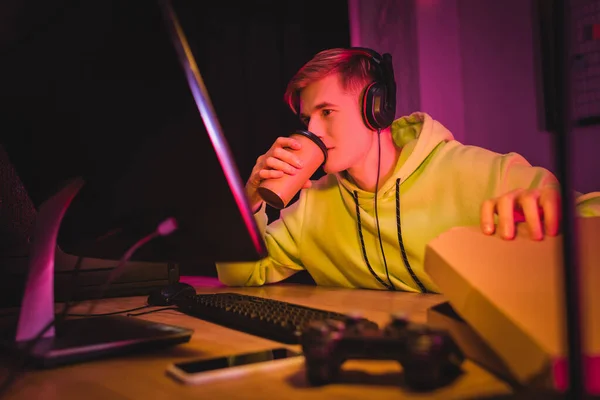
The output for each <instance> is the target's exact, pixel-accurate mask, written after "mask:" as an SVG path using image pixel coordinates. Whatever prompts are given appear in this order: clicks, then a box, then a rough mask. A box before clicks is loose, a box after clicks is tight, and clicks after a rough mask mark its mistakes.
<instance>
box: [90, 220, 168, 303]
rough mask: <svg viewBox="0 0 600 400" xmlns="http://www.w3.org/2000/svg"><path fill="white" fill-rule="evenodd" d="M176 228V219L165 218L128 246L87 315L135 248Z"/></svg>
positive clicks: (121, 269)
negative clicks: (148, 232) (153, 228)
mask: <svg viewBox="0 0 600 400" xmlns="http://www.w3.org/2000/svg"><path fill="white" fill-rule="evenodd" d="M176 229H177V221H176V220H175V219H174V218H167V219H166V220H164V221H163V222H161V223H160V224H159V225H158V227H157V228H156V230H155V231H154V232H152V233H150V234H149V235H147V236H144V237H143V238H141V239H140V240H138V241H137V242H136V243H134V244H133V246H131V247H130V248H129V250H127V251H126V252H125V254H124V255H123V257H121V260H120V261H119V264H118V265H117V267H116V268H115V269H114V270H112V272H111V273H110V274H109V276H108V279H107V280H106V282H105V283H104V284H103V285H102V286H101V287H100V294H99V295H98V297H97V298H96V299H94V300H93V301H92V303H91V304H90V308H89V310H88V312H87V314H88V315H90V314H92V311H93V310H94V309H95V308H96V304H97V303H98V300H101V299H102V298H103V297H104V294H105V293H106V292H107V291H108V288H109V286H110V284H111V283H112V282H113V281H114V280H115V279H117V278H118V277H119V276H120V275H121V274H122V273H123V271H124V270H125V266H126V265H127V262H128V261H129V259H131V257H132V256H133V254H134V253H135V252H136V251H137V249H139V248H140V247H142V246H143V245H145V244H146V243H148V242H149V241H151V240H152V239H154V238H157V237H159V236H167V235H170V234H171V233H173V232H174V231H175V230H176Z"/></svg>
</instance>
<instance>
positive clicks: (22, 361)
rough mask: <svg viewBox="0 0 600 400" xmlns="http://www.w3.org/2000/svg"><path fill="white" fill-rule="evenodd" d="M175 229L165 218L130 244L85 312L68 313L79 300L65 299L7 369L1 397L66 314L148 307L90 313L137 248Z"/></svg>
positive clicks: (169, 219) (174, 221) (0, 387)
mask: <svg viewBox="0 0 600 400" xmlns="http://www.w3.org/2000/svg"><path fill="white" fill-rule="evenodd" d="M175 230H177V221H176V220H175V219H174V218H167V219H166V220H164V221H162V222H161V223H160V224H159V225H158V227H157V229H156V230H155V231H154V232H152V233H151V234H149V235H147V236H145V237H143V238H142V239H140V240H138V241H137V242H136V243H135V244H134V245H133V246H131V248H130V249H129V250H127V252H125V254H124V255H123V257H122V258H121V260H120V261H119V264H118V265H117V267H116V268H115V269H114V270H113V271H112V272H111V273H110V275H109V277H108V279H107V281H106V282H105V283H104V285H103V286H102V289H101V292H100V296H99V297H98V298H96V299H94V301H93V302H92V304H91V306H90V309H89V311H88V312H87V313H86V314H69V312H68V311H69V310H70V309H72V308H73V307H74V306H75V305H77V304H79V303H80V301H77V302H74V303H71V302H69V301H67V302H66V303H65V306H64V308H63V310H62V312H61V313H60V315H59V316H58V317H56V318H54V319H53V320H52V321H50V322H48V324H47V325H46V326H44V328H43V329H41V330H40V332H39V333H38V334H37V335H36V336H35V337H34V338H33V339H31V340H30V341H28V342H27V344H26V346H25V347H24V348H23V350H22V352H21V353H22V355H21V357H20V358H19V360H18V361H17V362H16V363H15V366H14V367H13V368H10V369H9V371H8V376H7V378H6V379H5V380H4V381H3V382H2V383H1V384H0V397H2V395H4V394H5V393H6V392H7V391H8V389H10V387H11V386H12V384H13V383H14V382H15V380H16V378H17V376H18V374H19V372H20V371H21V370H22V369H23V368H24V367H25V365H26V364H27V360H28V356H29V355H30V352H31V350H32V349H33V348H34V347H35V346H36V345H37V343H38V342H39V340H40V339H41V338H42V337H43V336H44V334H45V333H46V332H47V331H48V329H50V328H51V327H52V326H54V325H58V324H59V323H61V322H62V321H63V320H64V319H65V318H66V317H67V316H70V315H76V316H86V317H95V316H102V315H115V314H121V313H124V312H130V311H135V310H140V309H143V308H147V307H150V306H149V305H146V306H143V307H137V308H134V309H129V310H124V311H118V312H112V313H105V314H92V313H91V311H92V310H93V309H94V308H95V304H96V302H97V301H98V300H100V299H101V298H102V296H103V295H104V292H105V291H106V290H107V289H108V287H109V286H110V284H111V283H112V281H113V280H114V279H116V278H117V277H119V275H121V273H122V272H123V269H124V266H125V265H126V263H127V261H129V259H130V258H131V256H132V255H133V254H134V253H135V251H136V250H137V249H139V248H140V247H141V246H143V245H144V244H146V243H148V242H149V241H150V240H152V239H154V238H156V237H158V236H167V235H170V234H171V233H173V232H174V231H175ZM81 260H82V258H81V257H80V258H79V259H78V260H77V263H76V264H75V268H74V275H73V284H75V277H76V276H77V274H78V273H79V270H80V268H81ZM71 292H72V291H71ZM70 297H71V296H69V298H70ZM163 309H164V308H161V309H158V310H154V311H161V310H163ZM154 311H150V312H154ZM142 314H146V313H138V314H131V315H142ZM128 316H129V315H128Z"/></svg>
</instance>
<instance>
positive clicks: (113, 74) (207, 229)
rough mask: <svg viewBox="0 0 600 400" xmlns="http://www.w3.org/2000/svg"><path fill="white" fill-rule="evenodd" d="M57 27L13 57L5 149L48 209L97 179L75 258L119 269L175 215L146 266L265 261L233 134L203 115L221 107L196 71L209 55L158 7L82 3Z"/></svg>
mask: <svg viewBox="0 0 600 400" xmlns="http://www.w3.org/2000/svg"><path fill="white" fill-rule="evenodd" d="M182 12H185V10H184V9H177V8H174V14H173V15H174V16H175V17H176V16H177V14H178V13H182ZM52 18H53V20H52V21H51V22H52V23H47V24H40V26H38V29H39V28H40V27H43V32H41V33H40V32H39V31H38V32H36V33H37V34H35V35H30V36H25V37H23V38H21V42H20V43H19V45H18V46H14V48H12V49H8V50H6V51H5V55H7V57H3V60H5V61H6V62H5V61H3V65H2V67H1V72H2V74H1V75H2V77H1V79H2V87H3V94H2V96H1V100H0V101H1V104H0V106H1V107H2V110H3V113H4V114H5V118H4V122H3V123H2V125H3V131H4V132H3V143H4V146H5V149H6V150H7V153H8V155H9V157H10V159H11V162H12V163H13V164H14V165H15V168H16V170H17V171H18V173H19V176H20V177H21V180H22V181H23V183H24V185H25V187H26V189H27V191H28V193H29V195H30V197H31V199H32V201H33V202H34V204H35V205H36V206H37V207H39V205H40V204H42V203H43V202H44V201H45V200H46V199H48V198H49V197H50V196H52V195H53V194H54V193H56V192H57V191H58V190H60V188H61V187H63V186H64V185H65V184H66V183H67V182H68V181H69V180H70V179H73V178H76V177H82V178H83V179H84V182H85V183H84V185H83V187H82V189H81V190H80V191H79V193H78V194H77V196H76V197H75V198H74V200H73V202H72V203H71V205H70V207H69V208H68V210H67V212H66V214H65V216H64V219H63V221H62V224H61V228H60V232H59V237H58V245H59V246H60V247H61V249H62V250H63V251H65V252H67V253H70V254H76V255H79V256H85V257H95V258H105V259H119V258H120V257H122V256H123V254H124V253H125V252H126V251H127V249H129V248H130V247H131V246H132V245H133V244H134V243H136V242H137V241H138V240H140V239H141V238H142V237H144V236H146V235H148V234H149V233H150V232H152V231H153V230H154V229H156V227H157V226H158V224H159V223H160V222H161V221H163V220H164V219H166V218H168V217H173V218H175V219H176V220H177V222H178V225H179V229H177V230H176V231H175V232H174V233H173V234H171V235H169V236H166V237H160V238H157V239H155V240H154V241H152V243H151V244H149V245H147V246H144V247H143V248H140V249H139V251H137V252H136V253H135V254H134V255H133V257H132V258H131V259H132V260H141V261H161V262H162V261H175V262H194V263H205V262H216V261H244V260H257V259H260V258H262V257H264V256H265V255H266V250H265V246H264V243H263V241H262V237H261V235H260V233H259V232H258V229H257V226H256V224H255V221H254V218H253V215H252V212H251V210H250V209H249V206H248V204H247V201H246V198H245V195H244V188H243V182H242V180H241V178H240V176H239V174H238V172H237V167H236V163H235V160H234V159H233V157H232V155H231V153H230V151H229V147H228V143H227V137H226V133H224V132H222V131H221V127H220V125H219V122H218V119H217V117H216V115H215V114H214V113H213V114H212V115H210V114H207V113H206V112H202V110H203V108H207V107H208V109H209V110H212V106H211V104H210V97H209V96H208V93H207V92H206V90H205V89H204V88H203V82H202V77H201V74H199V73H198V74H196V75H193V74H192V75H190V74H189V73H188V72H189V67H190V65H191V64H193V63H194V58H195V57H202V54H188V57H187V58H185V59H184V58H182V57H181V53H180V52H178V48H177V43H181V40H182V39H185V26H180V28H181V31H180V36H177V35H174V34H173V33H174V32H173V30H172V29H171V28H172V26H171V27H170V26H169V23H168V20H166V19H165V13H164V9H163V8H161V5H160V3H158V2H142V3H138V2H128V1H120V0H113V1H102V2H77V3H70V4H69V7H65V8H62V9H61V10H60V13H57V14H56V15H53V17H52ZM181 35H183V36H181ZM3 50H5V49H3ZM212 62H215V63H218V62H219V60H218V59H216V60H214V61H212ZM190 63H191V64H190ZM199 90H200V92H198V91H199ZM198 93H200V95H204V97H202V96H199V95H198ZM232 96H234V94H232ZM232 106H233V102H232ZM207 128H208V129H207Z"/></svg>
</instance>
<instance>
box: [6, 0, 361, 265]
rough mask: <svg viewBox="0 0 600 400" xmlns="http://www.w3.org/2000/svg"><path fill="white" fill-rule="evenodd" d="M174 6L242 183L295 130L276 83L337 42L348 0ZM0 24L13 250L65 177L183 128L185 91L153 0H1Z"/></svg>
mask: <svg viewBox="0 0 600 400" xmlns="http://www.w3.org/2000/svg"><path fill="white" fill-rule="evenodd" d="M173 4H174V7H175V10H176V11H177V13H178V16H179V18H180V20H181V23H182V25H183V27H184V29H185V33H186V35H187V37H188V40H189V41H190V44H191V46H192V49H193V52H194V56H195V58H196V62H197V63H198V66H199V69H200V72H201V74H202V77H203V79H204V83H205V84H206V87H207V89H208V92H209V94H210V97H211V100H212V102H213V105H214V108H215V111H216V113H217V115H218V117H219V121H220V123H221V126H222V128H223V132H224V135H225V137H226V139H227V141H228V143H229V146H230V149H231V151H232V154H233V156H234V159H235V161H236V163H237V166H238V169H239V172H240V175H241V177H242V180H243V181H244V182H245V181H246V179H247V178H248V176H249V173H250V171H251V169H252V167H253V166H254V163H255V161H256V158H257V157H258V156H259V155H260V154H262V153H264V152H265V151H266V150H267V149H268V148H269V147H270V145H271V144H272V142H273V141H274V140H275V138H276V137H278V136H280V135H285V134H287V133H289V132H290V131H291V130H292V129H295V128H298V127H299V122H298V120H297V118H296V117H295V116H294V115H293V114H292V113H291V112H290V110H289V109H288V108H287V106H286V105H285V104H284V102H283V93H284V90H285V87H286V84H287V82H288V80H289V79H290V78H291V77H292V75H293V74H294V73H295V72H296V71H297V70H298V68H300V67H301V66H302V65H303V64H304V63H305V62H307V61H308V60H309V59H310V58H311V57H312V56H313V55H314V54H315V53H316V52H318V51H320V50H322V49H325V48H329V47H338V46H348V45H349V44H350V39H349V22H348V10H347V2H346V1H340V0H331V1H325V2H323V1H314V0H310V1H300V2H299V1H252V2H240V3H238V2H231V1H218V2H204V1H191V0H186V1H182V0H177V1H174V2H173ZM0 27H1V28H0V29H1V31H0V37H1V38H2V39H0V40H1V42H0V60H2V62H1V63H0V90H1V91H0V116H1V118H0V135H1V136H0V140H1V141H0V144H1V145H2V146H3V148H4V150H5V151H6V153H3V156H4V157H3V158H2V160H3V165H4V169H3V171H7V168H6V166H7V165H8V166H9V167H14V170H13V172H16V173H12V174H8V173H6V172H4V175H8V178H10V180H12V182H8V183H7V182H6V179H5V180H4V181H5V184H6V186H5V187H8V188H9V189H10V190H9V191H8V192H4V193H3V196H2V198H3V200H4V203H5V204H6V203H13V204H16V205H13V206H12V207H11V208H10V209H9V208H6V207H5V208H3V213H2V215H0V229H1V230H2V231H1V233H2V240H1V243H0V251H1V252H2V254H3V255H9V256H10V255H13V256H19V255H23V254H24V253H26V252H27V238H28V236H29V235H30V233H31V231H30V228H31V222H32V219H33V216H34V210H33V208H34V207H37V206H39V204H40V203H41V202H42V201H44V200H45V199H46V198H47V197H48V196H49V195H51V194H52V193H53V192H54V191H55V190H56V189H57V188H58V187H59V186H60V185H62V183H63V182H64V181H65V180H66V179H69V178H71V177H73V176H76V175H83V176H85V177H90V178H97V179H104V180H108V179H110V178H111V176H114V174H118V173H119V171H120V170H121V169H122V168H123V167H125V166H127V165H128V162H130V161H129V158H128V155H129V154H132V152H135V148H136V145H137V143H138V141H136V140H137V138H139V137H140V135H152V134H153V129H154V127H155V126H156V125H157V123H158V122H159V121H160V122H161V123H164V121H165V120H166V121H168V123H169V124H171V125H177V124H179V125H180V126H181V125H182V124H183V125H185V124H186V119H185V118H183V117H182V118H180V115H182V114H181V113H180V110H181V109H185V108H186V107H188V110H189V104H190V103H189V100H190V98H189V97H187V96H188V95H189V94H182V93H181V92H178V91H177V90H176V88H177V87H178V85H176V84H174V82H176V81H177V80H179V82H178V83H181V81H180V80H181V79H183V74H182V73H181V71H180V66H179V65H177V63H176V61H174V57H173V54H172V53H170V52H171V51H172V47H171V43H169V38H168V36H167V35H165V34H164V32H162V31H161V29H162V26H161V23H160V14H159V13H158V7H157V6H156V4H155V3H154V2H145V1H122V0H120V1H88V2H83V1H68V0H55V1H41V0H26V1H16V0H14V1H13V0H11V1H4V2H3V3H2V4H1V5H0ZM132 75H135V76H136V79H133V80H132V79H130V78H128V77H130V76H132ZM198 118H199V116H198ZM195 123H197V121H195ZM182 129H185V127H184V126H182ZM190 176H192V175H190ZM4 178H7V176H5V177H4ZM196 178H197V179H196V180H195V181H194V182H190V185H196V186H197V187H198V188H200V190H202V189H207V190H208V189H209V188H203V186H202V185H203V177H202V174H201V173H198V175H197V176H196ZM20 183H22V184H23V185H24V187H23V189H22V190H21V189H20V188H17V190H15V189H14V188H15V187H17V186H19V184H20ZM15 199H16V202H15V201H14V200H15ZM7 210H8V212H7ZM215 212H218V211H217V210H216V211H215ZM269 214H270V216H271V217H276V216H277V212H276V211H275V210H272V209H269ZM183 269H184V270H183V271H182V273H186V274H201V275H206V274H213V273H214V271H206V270H204V269H205V268H204V267H203V268H202V270H199V269H198V267H197V266H194V265H188V266H183Z"/></svg>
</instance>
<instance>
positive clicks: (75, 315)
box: [66, 304, 152, 317]
mask: <svg viewBox="0 0 600 400" xmlns="http://www.w3.org/2000/svg"><path fill="white" fill-rule="evenodd" d="M148 307H152V306H151V305H148V304H147V305H145V306H141V307H135V308H130V309H128V310H121V311H113V312H107V313H99V314H88V313H85V314H71V313H69V314H66V316H67V317H106V316H109V315H118V314H123V313H130V312H132V311H137V310H143V309H144V308H148Z"/></svg>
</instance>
